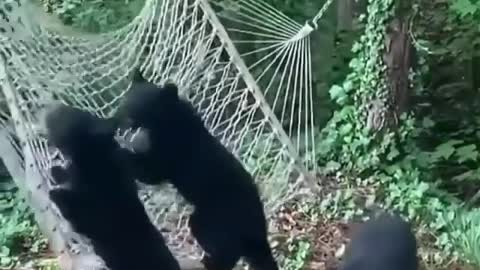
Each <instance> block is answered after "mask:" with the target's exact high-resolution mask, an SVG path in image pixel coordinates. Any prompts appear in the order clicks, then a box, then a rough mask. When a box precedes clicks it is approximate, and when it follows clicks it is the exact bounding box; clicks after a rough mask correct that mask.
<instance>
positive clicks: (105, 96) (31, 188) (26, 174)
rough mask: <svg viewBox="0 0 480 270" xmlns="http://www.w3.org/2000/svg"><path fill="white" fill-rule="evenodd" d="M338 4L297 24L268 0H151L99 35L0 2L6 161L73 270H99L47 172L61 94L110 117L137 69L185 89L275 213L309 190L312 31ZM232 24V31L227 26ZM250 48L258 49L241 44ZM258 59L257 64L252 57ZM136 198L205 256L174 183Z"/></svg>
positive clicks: (171, 240) (185, 251)
mask: <svg viewBox="0 0 480 270" xmlns="http://www.w3.org/2000/svg"><path fill="white" fill-rule="evenodd" d="M332 1H333V0H329V1H327V2H326V3H325V5H324V6H323V8H322V9H321V10H320V11H319V12H318V14H317V15H316V16H315V17H314V18H313V19H312V20H311V21H309V22H307V23H306V24H305V25H301V24H299V23H297V22H295V21H293V20H292V19H290V18H288V17H287V16H285V15H284V14H282V13H281V12H279V11H278V10H276V9H274V8H273V7H271V6H269V5H268V4H266V3H264V2H263V1H260V0H235V1H228V4H227V3H226V2H225V1H218V2H217V1H207V0H196V1H194V0H147V1H146V3H145V6H144V8H143V9H142V11H141V12H140V13H139V15H138V16H137V17H136V18H135V19H134V20H133V21H132V22H131V23H129V24H128V25H127V26H125V27H123V28H121V29H119V30H116V31H113V32H110V33H106V34H99V35H95V36H94V38H90V37H87V36H81V37H77V36H66V35H62V34H59V33H56V32H54V31H49V30H48V29H47V28H45V27H43V25H42V23H41V22H40V21H39V20H37V19H36V18H37V17H38V16H35V13H36V12H38V11H35V10H33V11H32V5H31V4H29V0H7V1H5V2H4V4H1V5H0V13H1V14H2V15H3V16H0V87H1V90H2V91H1V92H0V140H1V141H0V157H1V158H2V160H3V161H4V164H5V166H6V167H7V169H8V171H9V173H10V174H11V176H12V177H13V179H14V181H15V182H16V184H17V185H18V187H19V188H20V190H21V191H22V192H23V193H24V195H25V197H26V199H27V200H28V202H29V204H30V206H31V207H32V209H33V210H34V213H35V217H36V220H37V222H38V224H39V226H40V228H41V230H42V232H43V233H44V234H45V235H46V236H48V238H49V242H50V244H51V248H52V249H53V250H54V251H55V252H56V253H57V254H68V256H69V257H70V258H72V261H74V262H75V264H76V266H75V268H74V269H97V268H96V267H97V266H95V267H94V266H92V263H91V261H88V262H85V261H86V260H85V258H90V257H89V256H90V255H92V251H91V249H90V247H89V246H88V240H86V239H83V238H82V237H81V236H79V235H76V234H75V233H74V232H73V231H72V230H71V228H69V225H68V223H67V222H65V221H64V220H63V219H62V217H61V216H60V214H59V212H58V211H57V209H56V208H55V206H54V205H53V204H51V203H50V201H49V199H48V195H47V194H48V190H49V189H50V188H51V187H50V183H51V182H50V180H51V178H50V175H49V168H50V167H52V165H54V164H56V163H57V162H62V157H61V155H59V153H58V151H56V150H55V149H52V148H51V147H49V146H47V141H46V139H45V138H43V137H42V136H41V135H40V133H39V131H38V111H39V110H40V107H41V105H42V104H45V102H50V101H52V100H60V101H62V102H63V103H65V104H68V105H71V106H74V107H78V108H81V109H83V110H86V111H89V112H91V113H93V114H95V115H98V116H101V117H108V116H110V115H112V114H113V113H115V110H116V108H117V106H118V104H119V102H120V101H121V99H122V97H123V96H124V94H125V93H126V91H128V89H129V86H130V85H129V84H130V82H129V81H128V79H127V78H128V77H129V74H131V73H132V71H133V69H134V68H136V67H140V69H141V70H142V72H143V73H144V75H145V76H146V78H147V79H148V80H150V81H152V82H154V83H157V84H162V83H163V82H165V81H166V80H172V81H174V82H175V83H176V84H178V85H179V89H180V90H181V91H183V92H182V93H181V94H182V95H183V96H184V97H186V98H187V99H189V100H190V101H191V102H192V103H193V104H194V106H196V108H197V109H198V111H199V112H200V113H201V115H202V117H203V119H204V121H205V124H206V126H207V127H208V128H209V130H210V131H211V133H212V134H213V135H215V136H216V137H217V138H218V139H219V140H221V142H222V143H223V144H224V145H226V146H227V147H228V148H229V149H230V150H231V151H232V152H233V153H234V154H235V155H236V156H237V157H238V158H239V159H240V160H241V161H242V162H243V164H244V165H245V167H246V168H247V169H248V170H249V171H250V173H252V175H253V176H254V178H255V179H256V181H257V183H258V185H259V189H260V191H261V194H262V198H263V200H264V203H265V208H266V212H267V213H268V214H270V215H272V214H274V213H275V211H276V210H277V209H278V208H279V207H280V206H281V205H283V204H284V203H285V202H286V201H288V200H289V199H291V198H293V197H294V196H296V195H298V194H299V193H300V192H301V191H302V190H303V187H305V186H307V187H310V188H312V186H313V184H312V183H311V181H309V179H310V178H309V177H308V171H309V170H312V169H315V166H314V160H315V156H314V146H315V140H314V127H313V100H312V99H313V98H312V92H313V86H312V63H311V52H310V50H311V44H310V33H311V32H312V31H314V30H315V29H316V28H317V22H318V21H319V20H320V18H321V17H322V15H323V13H324V12H325V10H326V9H327V7H328V6H329V5H330V4H331V3H332ZM228 22H231V24H232V25H235V27H231V28H229V27H225V26H224V24H225V25H228V24H229V23H228ZM239 26H242V27H241V29H240V28H239ZM230 36H232V37H241V38H240V39H235V38H231V37H230ZM246 45H248V47H249V48H253V49H251V50H249V51H242V52H241V53H240V52H239V51H238V50H237V47H245V46H246ZM253 55H255V56H256V58H255V59H257V61H253V62H248V61H244V59H246V58H248V57H250V56H253ZM252 70H261V72H256V73H255V72H251V71H252ZM127 137H128V136H127ZM140 193H141V197H142V199H144V201H145V206H146V209H147V210H148V212H149V214H150V215H151V218H152V221H153V222H154V223H155V224H156V225H158V226H159V227H160V228H162V232H164V237H165V239H166V241H167V243H168V245H169V247H170V249H171V250H172V252H173V253H174V254H175V255H176V256H177V258H179V259H181V258H186V257H189V258H193V259H198V258H199V257H200V256H201V255H202V254H201V250H200V249H199V247H198V246H197V245H196V244H195V241H194V240H192V239H191V238H190V235H189V232H188V230H187V226H186V224H187V220H186V216H188V214H189V213H190V211H191V209H190V207H189V206H188V205H187V204H186V203H185V202H184V201H183V199H182V198H181V197H179V196H178V195H177V194H176V192H175V191H174V190H173V189H172V187H170V186H166V187H156V188H149V189H147V188H144V189H142V190H141V191H140ZM126 218H128V217H126ZM93 255H94V254H93ZM99 265H101V264H99ZM98 267H100V266H98Z"/></svg>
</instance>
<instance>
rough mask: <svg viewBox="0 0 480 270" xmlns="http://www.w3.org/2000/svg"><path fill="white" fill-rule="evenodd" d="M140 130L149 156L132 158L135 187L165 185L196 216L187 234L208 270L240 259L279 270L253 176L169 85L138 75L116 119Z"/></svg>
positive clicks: (223, 267)
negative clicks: (166, 182)
mask: <svg viewBox="0 0 480 270" xmlns="http://www.w3.org/2000/svg"><path fill="white" fill-rule="evenodd" d="M116 117H117V118H118V119H120V121H123V127H124V128H139V127H141V128H143V129H144V131H145V132H146V133H148V137H149V145H150V149H148V151H143V152H138V153H136V154H135V155H134V157H133V159H135V161H134V163H135V164H136V167H137V171H136V175H137V177H138V180H139V181H141V182H144V183H147V184H159V183H161V182H162V181H163V180H166V179H168V180H169V181H170V182H171V183H172V184H173V185H174V186H175V187H176V188H177V190H178V191H179V193H180V194H181V195H182V196H183V197H184V198H185V199H186V200H187V201H189V202H190V203H191V204H192V205H193V206H194V208H195V210H194V213H193V214H192V215H191V216H190V219H189V226H190V229H191V232H192V234H193V235H194V237H195V238H196V240H197V242H198V243H199V244H200V246H201V247H202V248H203V250H204V251H205V252H206V253H207V255H206V256H205V257H204V259H203V263H204V265H205V267H206V268H207V269H208V270H230V269H232V268H234V266H235V265H236V264H237V262H238V261H239V259H240V258H242V257H243V258H245V259H246V260H247V261H248V262H249V264H250V265H251V266H253V267H254V269H258V270H276V269H278V266H277V263H276V261H275V259H274V258H273V255H272V251H271V249H270V246H269V243H268V240H267V224H266V220H265V213H264V210H263V203H262V202H261V200H260V196H259V193H258V190H257V186H256V185H255V183H254V181H253V178H252V176H251V175H250V174H249V173H248V172H247V171H246V170H245V169H244V167H243V166H242V164H241V163H240V162H239V161H238V160H237V159H236V158H235V156H233V154H231V153H230V152H229V151H228V150H227V149H226V148H225V147H224V146H223V145H222V144H221V143H220V142H219V141H218V140H217V139H216V138H215V137H213V136H212V135H211V134H210V133H209V131H208V130H207V128H206V127H205V126H204V123H203V121H202V119H201V117H200V116H199V115H197V113H196V111H195V109H194V108H193V106H192V105H190V103H188V102H187V101H185V100H183V99H181V98H180V97H179V94H178V88H177V86H176V85H174V84H166V85H164V87H163V88H160V87H157V86H156V85H155V84H153V83H150V82H148V81H146V80H144V79H143V78H141V76H138V75H137V78H136V81H134V83H133V85H132V89H131V90H130V91H129V94H128V95H127V96H126V98H125V100H124V103H123V104H122V105H121V106H120V108H119V111H118V112H117V116H116Z"/></svg>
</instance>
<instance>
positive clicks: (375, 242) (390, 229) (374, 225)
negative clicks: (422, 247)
mask: <svg viewBox="0 0 480 270" xmlns="http://www.w3.org/2000/svg"><path fill="white" fill-rule="evenodd" d="M340 269H341V270H417V269H418V260H417V241H416V239H415V235H414V234H413V232H412V229H411V227H410V224H409V223H407V222H406V221H404V220H403V219H402V218H401V217H400V216H398V215H395V214H389V213H385V212H384V213H381V214H380V215H379V216H378V217H372V218H371V219H370V220H369V221H367V222H365V223H364V224H362V225H361V226H360V228H359V229H358V231H357V232H356V233H355V234H354V235H353V237H352V240H351V242H350V245H349V246H348V248H347V250H346V254H345V260H344V263H343V265H342V267H341V268H340Z"/></svg>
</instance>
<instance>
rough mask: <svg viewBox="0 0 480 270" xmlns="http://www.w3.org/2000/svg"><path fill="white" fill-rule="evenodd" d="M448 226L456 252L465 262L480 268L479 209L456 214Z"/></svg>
mask: <svg viewBox="0 0 480 270" xmlns="http://www.w3.org/2000/svg"><path fill="white" fill-rule="evenodd" d="M449 225H450V236H451V237H450V238H451V239H452V240H453V245H454V247H455V248H456V250H458V251H459V253H461V254H460V255H461V256H462V257H464V258H465V259H466V260H467V261H469V262H471V263H473V264H475V265H476V266H478V267H480V230H479V229H478V228H480V209H474V210H473V211H470V212H467V211H461V212H458V213H457V216H456V218H455V219H454V220H453V221H452V222H450V223H449Z"/></svg>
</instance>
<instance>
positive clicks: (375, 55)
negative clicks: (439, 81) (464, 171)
mask: <svg viewBox="0 0 480 270" xmlns="http://www.w3.org/2000/svg"><path fill="white" fill-rule="evenodd" d="M393 8H394V6H393V1H389V0H370V1H369V2H368V10H367V11H368V12H367V14H368V15H367V16H366V17H365V16H362V20H363V22H364V23H365V29H364V34H363V35H362V36H361V37H360V38H359V40H358V41H357V42H356V43H355V44H354V46H353V48H352V52H353V53H354V54H355V57H354V59H352V61H351V62H350V68H351V73H350V74H348V75H347V77H346V79H345V80H344V81H343V82H342V83H341V84H338V85H334V86H332V87H331V88H330V91H329V94H330V98H331V99H332V100H334V101H335V102H336V103H337V104H338V106H339V109H338V110H337V111H336V112H335V113H334V116H333V117H332V119H331V120H330V122H329V123H328V125H327V127H326V128H324V129H323V130H322V132H321V139H320V140H319V141H320V143H319V144H318V153H319V156H320V163H321V164H322V165H323V166H324V168H325V169H326V170H327V171H331V172H334V171H338V170H340V171H342V172H344V173H349V174H350V175H351V179H357V177H360V178H361V179H364V180H363V181H356V182H355V183H351V185H353V186H357V187H361V186H370V187H374V190H375V194H373V195H371V196H372V197H373V198H374V200H375V201H376V202H377V203H380V204H382V205H385V206H386V207H389V208H393V209H397V210H399V211H401V212H402V213H404V214H406V215H407V216H408V217H410V218H411V219H413V220H416V221H419V222H421V223H422V224H424V225H425V226H428V227H429V228H431V229H432V231H435V232H436V234H437V243H436V244H437V245H438V246H441V247H443V248H444V249H445V250H446V251H451V250H452V245H451V243H450V241H449V235H448V234H447V233H446V230H447V224H448V222H449V220H447V219H446V218H447V217H452V216H453V215H452V214H453V213H454V212H455V211H456V209H457V208H458V204H457V201H456V199H455V198H454V197H453V196H452V195H451V194H449V193H448V192H444V191H443V190H442V189H441V188H440V187H441V184H438V182H437V180H438V178H437V175H435V174H434V171H432V170H433V169H435V168H438V167H439V166H441V164H442V163H443V162H444V161H445V160H447V159H453V158H454V159H455V160H456V161H457V162H459V163H462V164H464V163H468V162H473V161H474V160H476V159H477V158H478V156H479V155H478V153H476V151H477V147H476V145H474V144H473V143H464V142H463V141H460V140H444V141H442V142H441V143H439V144H438V145H436V146H434V147H430V148H426V147H421V146H422V145H421V144H420V143H419V141H420V140H421V138H423V137H424V136H425V135H426V133H428V132H430V131H431V130H432V128H433V127H435V122H434V121H433V120H432V119H430V118H428V117H423V116H421V115H420V117H418V116H417V117H414V115H403V116H402V117H401V119H400V120H401V122H400V123H401V125H400V126H399V128H398V130H395V131H388V132H384V133H376V134H373V133H371V132H369V131H368V130H367V129H366V128H365V123H366V113H365V110H364V109H365V108H366V107H367V104H369V102H371V101H372V100H380V101H381V102H386V99H385V98H386V97H387V95H388V94H389V93H388V91H387V90H388V89H387V88H386V85H388V84H387V83H386V82H385V73H384V72H385V66H384V64H383V59H382V56H383V55H382V53H383V51H384V40H385V27H386V25H387V23H388V22H389V19H390V18H391V15H392V13H393V11H394V9H393ZM422 61H423V62H422ZM419 63H420V64H422V63H423V65H420V67H419V69H418V72H417V73H416V74H412V75H413V77H412V81H413V82H415V86H414V90H415V93H418V94H421V93H423V92H424V89H423V88H422V85H423V76H424V74H426V72H428V68H426V67H425V61H424V60H422V58H421V55H420V60H419ZM352 199H353V198H352ZM370 203H371V202H370ZM343 204H347V203H345V202H343ZM333 205H335V204H333ZM347 205H348V204H347ZM329 207H331V206H329ZM352 208H353V207H352ZM344 213H347V212H344ZM355 214H361V212H359V213H355Z"/></svg>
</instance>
